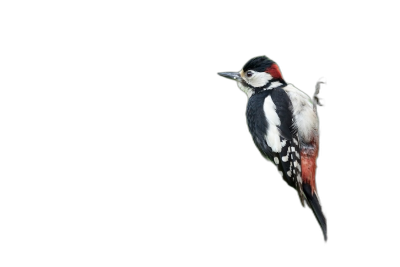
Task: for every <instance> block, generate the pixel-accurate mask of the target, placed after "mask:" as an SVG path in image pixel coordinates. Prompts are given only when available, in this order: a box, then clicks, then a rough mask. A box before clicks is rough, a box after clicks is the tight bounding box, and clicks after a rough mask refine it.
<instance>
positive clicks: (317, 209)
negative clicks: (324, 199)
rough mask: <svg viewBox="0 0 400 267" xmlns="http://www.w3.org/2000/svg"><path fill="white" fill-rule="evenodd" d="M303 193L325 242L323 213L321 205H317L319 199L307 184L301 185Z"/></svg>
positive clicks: (325, 232)
mask: <svg viewBox="0 0 400 267" xmlns="http://www.w3.org/2000/svg"><path fill="white" fill-rule="evenodd" d="M303 191H304V194H305V195H306V198H307V204H308V206H309V207H310V208H311V210H312V211H313V213H314V215H315V218H316V219H317V221H318V223H319V225H320V226H321V229H322V233H323V234H324V239H325V241H327V240H328V235H327V227H326V219H325V216H324V213H323V212H322V208H321V205H320V204H319V199H318V196H317V194H316V193H314V194H313V193H312V191H311V186H310V185H309V184H307V183H303Z"/></svg>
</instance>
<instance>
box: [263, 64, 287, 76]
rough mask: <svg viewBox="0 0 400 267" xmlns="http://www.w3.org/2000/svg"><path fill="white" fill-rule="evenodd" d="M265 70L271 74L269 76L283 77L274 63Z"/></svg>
mask: <svg viewBox="0 0 400 267" xmlns="http://www.w3.org/2000/svg"><path fill="white" fill-rule="evenodd" d="M265 72H268V73H269V74H271V76H272V77H273V78H275V79H283V78H282V73H281V71H280V69H279V67H278V65H276V64H272V65H271V67H269V68H268V69H267V70H266V71H265Z"/></svg>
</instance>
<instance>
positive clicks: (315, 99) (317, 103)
mask: <svg viewBox="0 0 400 267" xmlns="http://www.w3.org/2000/svg"><path fill="white" fill-rule="evenodd" d="M321 84H326V81H323V80H322V79H319V80H318V82H317V84H316V85H315V92H314V101H313V104H314V110H316V109H317V105H318V106H322V104H321V101H320V98H319V97H318V94H319V90H320V89H321Z"/></svg>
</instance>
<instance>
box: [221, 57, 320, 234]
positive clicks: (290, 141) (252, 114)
mask: <svg viewBox="0 0 400 267" xmlns="http://www.w3.org/2000/svg"><path fill="white" fill-rule="evenodd" d="M218 74H219V75H221V76H223V77H226V78H229V79H233V80H236V81H237V84H238V86H239V88H240V89H241V90H242V91H243V92H245V93H246V95H247V97H248V102H247V109H246V118H247V125H248V128H249V131H250V134H251V136H252V138H253V141H254V143H255V145H256V146H257V148H258V150H259V151H260V153H261V154H262V155H263V156H264V157H265V158H266V159H267V160H270V161H271V162H272V163H274V164H275V165H276V166H277V168H278V170H279V173H280V174H281V176H282V177H283V179H284V180H285V181H286V182H287V184H288V185H289V186H291V187H293V188H295V189H296V190H297V192H298V194H299V197H300V200H301V203H302V204H303V205H304V200H305V201H306V203H307V204H308V206H309V207H310V208H311V209H312V210H313V212H314V215H315V216H316V218H317V220H318V222H319V224H320V226H321V229H322V231H323V234H324V238H325V240H326V239H327V231H326V220H325V216H324V214H323V213H322V209H321V205H320V202H319V198H318V194H317V190H316V185H315V169H316V158H317V156H318V148H319V129H318V116H317V111H316V104H317V103H318V97H317V94H318V92H316V95H314V99H316V100H314V102H313V101H311V99H310V98H309V97H308V96H307V95H306V94H305V93H304V92H302V91H300V90H298V89H297V88H295V87H294V86H292V85H289V84H287V83H286V82H285V80H284V79H283V77H282V74H281V72H280V69H279V67H278V65H277V64H276V63H275V62H274V61H272V60H271V59H269V58H267V57H265V56H261V57H255V58H253V59H251V60H249V61H248V62H247V63H246V64H245V65H244V67H243V69H242V70H241V71H240V72H222V73H218ZM317 86H318V89H319V84H317ZM318 104H319V103H318Z"/></svg>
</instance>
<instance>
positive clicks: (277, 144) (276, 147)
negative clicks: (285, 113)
mask: <svg viewBox="0 0 400 267" xmlns="http://www.w3.org/2000/svg"><path fill="white" fill-rule="evenodd" d="M275 109H276V106H275V104H274V102H273V101H272V98H271V96H268V97H267V98H266V99H265V101H264V112H265V117H266V118H267V121H268V130H267V134H266V135H265V141H267V144H268V146H269V147H270V148H271V149H272V151H274V152H281V150H282V144H281V138H280V133H279V129H278V127H277V126H279V125H281V121H280V119H279V116H278V114H277V113H276V110H275Z"/></svg>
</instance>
